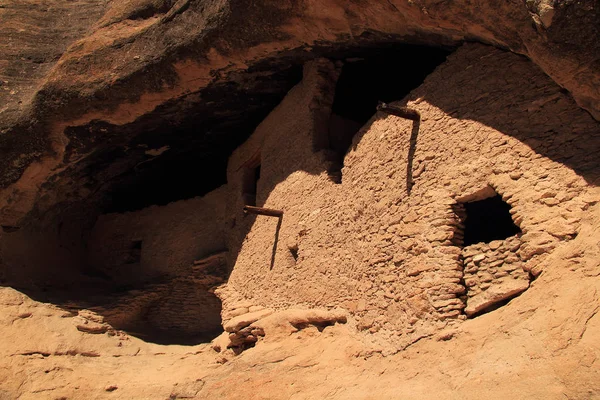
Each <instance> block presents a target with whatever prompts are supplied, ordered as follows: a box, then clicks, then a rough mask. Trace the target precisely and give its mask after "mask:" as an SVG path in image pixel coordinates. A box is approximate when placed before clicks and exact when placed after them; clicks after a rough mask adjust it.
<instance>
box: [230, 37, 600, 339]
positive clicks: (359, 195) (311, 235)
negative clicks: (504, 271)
mask: <svg viewBox="0 0 600 400" xmlns="http://www.w3.org/2000/svg"><path fill="white" fill-rule="evenodd" d="M331 68H333V66H331ZM311 76H315V75H314V74H313V75H311V74H308V75H307V77H306V78H305V80H304V81H303V82H302V83H301V84H300V85H298V86H297V87H296V88H294V89H293V90H292V91H291V92H290V93H289V95H288V97H287V98H286V99H285V100H284V101H283V103H282V104H281V105H280V106H279V107H278V108H277V109H276V110H274V112H273V113H272V114H271V115H270V116H269V117H268V118H267V120H266V121H265V122H264V123H263V125H261V127H259V128H258V130H257V131H256V132H255V134H254V135H253V136H252V137H251V138H250V139H249V140H248V142H247V143H245V144H244V145H243V146H241V147H240V148H239V149H238V151H236V152H235V153H234V155H233V156H232V158H231V160H230V165H229V183H230V186H229V188H230V197H229V198H230V204H231V205H233V206H232V208H230V213H232V214H230V215H236V220H237V221H239V219H240V218H244V217H242V216H241V197H240V195H241V193H240V188H239V184H237V183H236V182H239V180H240V179H242V178H241V173H242V172H241V168H242V166H243V165H244V164H245V163H246V162H248V160H249V159H251V158H252V157H253V156H254V155H255V154H261V158H262V161H261V162H262V171H261V177H260V180H259V182H258V200H259V201H258V203H259V205H262V206H264V207H269V208H274V209H281V210H284V212H285V215H284V218H283V223H282V227H281V231H280V233H279V241H278V245H277V252H276V256H275V263H274V265H271V257H272V247H273V243H274V237H275V231H276V225H277V221H276V219H273V218H268V217H258V218H254V217H246V218H251V219H250V220H246V221H250V222H249V223H250V224H251V228H250V230H249V232H248V234H247V235H245V239H244V240H243V243H242V245H241V249H240V251H239V253H238V258H237V262H236V264H235V267H234V270H233V273H232V275H231V278H230V281H229V284H228V288H229V292H236V293H237V294H238V295H239V296H240V297H244V298H246V299H250V300H251V302H252V303H253V304H258V305H262V306H269V307H288V306H292V305H294V306H307V307H335V306H341V307H344V308H346V309H348V310H350V311H351V313H352V314H353V315H354V316H355V317H356V320H357V325H358V328H359V329H363V330H368V331H370V332H373V333H374V332H378V337H381V338H383V339H385V340H387V341H391V342H395V343H397V344H398V345H399V346H402V345H406V344H407V343H410V342H412V341H414V340H416V339H417V338H419V337H423V336H427V335H430V334H432V333H433V332H435V331H436V330H438V329H440V328H442V327H443V326H445V325H446V324H447V322H448V321H449V320H452V318H458V319H462V318H464V317H465V316H464V314H463V309H464V307H465V304H464V300H463V299H464V296H465V294H466V287H465V285H464V283H463V281H462V279H463V264H462V261H461V248H460V247H458V246H456V245H454V244H453V242H452V237H453V234H454V224H455V222H454V221H455V215H454V213H453V211H452V206H453V205H454V204H456V199H457V198H460V197H462V196H465V195H469V194H471V193H476V192H478V191H480V190H482V189H483V188H486V187H488V185H489V186H491V187H493V188H494V189H495V190H496V191H497V192H498V193H499V194H501V195H502V197H503V198H504V200H505V201H507V202H508V203H509V204H510V205H511V206H512V211H513V213H514V215H513V218H514V220H515V221H516V223H517V224H519V225H520V228H521V229H522V231H523V235H522V237H521V240H522V246H521V247H520V249H519V250H518V252H516V253H514V255H516V256H518V257H519V260H520V261H521V262H522V263H523V268H524V269H525V270H527V271H533V272H534V273H536V274H537V273H539V272H540V271H541V269H542V268H543V267H544V259H545V257H547V256H548V254H549V253H550V252H551V251H552V250H553V249H554V248H555V247H557V246H560V244H561V243H562V242H564V241H566V240H569V239H570V238H572V237H574V235H576V233H577V230H578V227H579V220H580V219H579V215H580V212H581V211H582V210H584V209H586V208H587V207H588V205H589V204H592V203H594V202H596V201H598V200H599V199H598V194H597V192H594V191H593V189H592V188H591V186H592V185H590V183H591V182H597V181H596V179H598V177H597V176H596V175H594V174H597V171H598V163H599V162H600V161H599V160H598V159H597V156H596V155H597V154H598V151H599V150H600V132H599V126H598V123H597V122H595V121H594V120H593V119H592V118H591V117H590V116H589V115H588V114H587V113H586V112H584V111H582V110H581V109H579V108H578V107H577V106H576V104H575V103H574V101H573V100H572V99H571V98H570V97H569V96H567V95H565V94H564V93H563V92H561V90H560V88H559V87H558V86H556V85H555V84H554V83H553V82H552V81H551V80H550V79H549V78H548V77H547V76H545V75H544V74H543V73H542V72H541V71H540V70H539V69H538V68H537V67H535V66H534V65H533V64H532V63H531V62H529V61H528V60H526V59H524V58H522V57H519V56H516V55H514V54H511V53H506V52H503V51H500V50H496V49H492V48H489V47H486V46H481V45H466V46H463V47H462V48H461V49H459V50H458V51H457V52H456V53H455V54H453V55H452V56H451V57H449V59H448V62H447V63H446V64H443V65H442V66H441V67H440V68H438V69H437V70H436V71H435V72H434V73H433V74H432V75H430V76H429V77H428V78H427V80H426V81H425V83H424V84H423V85H422V86H421V87H420V88H418V89H417V90H415V91H414V92H413V93H412V94H411V95H410V96H409V97H408V98H407V99H406V101H403V103H408V105H409V106H410V107H413V108H415V109H417V110H418V111H419V112H420V113H421V115H422V119H421V122H420V126H419V129H418V135H417V138H416V152H415V154H414V160H412V161H413V168H412V178H413V179H414V186H413V188H412V192H411V193H410V195H408V194H407V187H406V185H407V175H406V174H407V162H408V154H409V142H410V136H411V132H412V131H413V129H414V127H413V124H412V121H408V120H404V119H400V118H397V117H394V116H389V115H384V114H382V113H378V114H377V115H374V117H373V119H372V120H371V121H370V122H369V123H368V124H367V125H366V126H365V127H363V129H362V130H361V131H360V132H359V133H358V134H357V136H356V137H355V139H354V143H353V147H352V149H351V150H350V151H349V153H348V154H347V156H346V158H345V167H344V169H343V171H342V172H343V183H342V184H341V185H336V184H334V183H332V182H331V181H329V180H328V178H327V175H326V172H325V170H324V169H323V168H321V169H319V168H318V167H319V165H321V166H322V165H323V164H322V161H321V160H322V154H319V153H311V152H309V151H308V150H309V149H311V146H310V144H311V142H310V138H311V137H312V136H313V134H314V129H315V127H314V124H311V122H310V120H309V117H310V115H311V113H310V106H309V103H311V101H310V100H309V98H310V97H311V96H312V97H313V98H317V99H323V98H327V96H326V95H325V94H319V88H323V87H328V85H323V84H321V85H318V84H315V83H314V82H313V80H314V78H311ZM319 76H320V77H321V78H323V76H324V75H323V74H321V75H319ZM310 82H313V83H312V84H311V83H310ZM329 86H331V85H329ZM327 105H328V104H327V101H323V106H327ZM567 121H568V123H567ZM320 163H321V164H320ZM236 192H237V193H236ZM236 196H237V200H236ZM247 223H248V222H246V224H247ZM235 226H237V227H239V226H240V225H238V224H236V225H235ZM246 227H247V225H246ZM245 229H247V228H244V229H243V230H242V231H244V230H245ZM294 253H295V255H294ZM225 300H226V299H225ZM224 304H229V305H228V307H235V304H234V303H232V302H227V301H225V303H224Z"/></svg>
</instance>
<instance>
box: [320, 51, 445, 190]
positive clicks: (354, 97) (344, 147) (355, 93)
mask: <svg viewBox="0 0 600 400" xmlns="http://www.w3.org/2000/svg"><path fill="white" fill-rule="evenodd" d="M449 54H450V51H449V50H446V49H441V48H434V47H427V46H400V47H396V48H394V49H379V50H378V51H375V52H371V53H363V54H361V56H360V58H346V59H345V60H344V66H343V68H342V72H341V74H340V77H339V79H338V82H337V85H336V90H335V97H334V100H333V106H332V112H331V117H330V120H329V129H328V135H329V137H328V143H329V150H330V153H331V154H330V156H329V157H330V160H329V161H331V164H332V165H331V167H330V170H329V171H328V172H329V176H330V178H331V180H332V181H334V182H336V183H341V179H342V178H341V169H342V167H343V161H344V157H345V155H346V153H347V152H348V150H349V149H350V146H351V145H352V140H353V137H354V135H355V134H356V133H357V132H358V131H359V130H360V128H361V127H362V126H363V125H364V124H365V123H366V122H367V121H369V119H370V118H371V117H372V116H373V115H374V114H375V111H376V107H377V104H378V103H379V102H380V101H383V102H386V103H389V102H393V101H397V100H401V99H403V98H404V97H405V96H406V95H408V94H409V93H410V91H411V90H413V89H415V88H417V87H419V86H420V85H421V84H422V83H423V81H424V80H425V78H426V77H427V75H429V74H430V73H432V72H433V71H434V70H435V68H436V67H437V66H438V65H440V64H441V63H443V62H444V61H445V60H446V57H447V56H448V55H449Z"/></svg>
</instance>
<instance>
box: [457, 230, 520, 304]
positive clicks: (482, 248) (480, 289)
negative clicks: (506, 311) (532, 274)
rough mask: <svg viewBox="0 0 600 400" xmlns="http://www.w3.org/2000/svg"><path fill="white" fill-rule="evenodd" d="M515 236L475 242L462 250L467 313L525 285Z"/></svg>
mask: <svg viewBox="0 0 600 400" xmlns="http://www.w3.org/2000/svg"><path fill="white" fill-rule="evenodd" d="M520 247H521V239H520V237H519V236H513V237H510V238H508V239H506V240H494V241H492V242H490V243H477V244H474V245H471V246H467V247H465V248H464V249H463V251H462V256H463V261H464V266H465V270H464V281H465V286H466V287H467V307H466V308H465V313H466V314H467V315H473V314H476V313H478V312H480V311H482V310H485V309H486V308H488V307H490V306H493V305H494V304H498V303H499V302H502V301H503V300H506V299H510V298H511V297H513V296H515V295H517V294H519V293H522V292H523V291H525V290H527V289H528V288H529V274H528V273H527V272H526V271H525V270H524V269H523V265H524V264H523V262H522V261H521V259H520V258H519V257H518V256H517V251H518V250H519V249H520Z"/></svg>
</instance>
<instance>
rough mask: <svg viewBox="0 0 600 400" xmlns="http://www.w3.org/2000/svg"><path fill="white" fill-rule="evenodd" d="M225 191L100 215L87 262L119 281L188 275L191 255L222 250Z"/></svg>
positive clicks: (201, 255)
mask: <svg viewBox="0 0 600 400" xmlns="http://www.w3.org/2000/svg"><path fill="white" fill-rule="evenodd" d="M226 194H227V192H226V190H225V188H219V189H217V190H215V191H213V192H211V193H209V194H208V195H206V196H204V197H202V198H200V197H198V198H194V199H190V200H185V201H178V202H174V203H170V204H168V205H166V206H162V207H160V206H152V207H148V208H145V209H143V210H140V211H135V212H128V213H123V214H106V215H102V216H100V218H99V219H98V221H97V222H96V225H95V226H94V229H93V231H92V234H91V238H90V240H89V244H88V259H89V263H90V265H91V266H92V267H93V268H95V269H97V270H99V271H101V272H102V273H104V274H106V275H108V276H110V277H111V279H113V280H114V281H115V282H117V283H119V284H131V283H140V282H151V281H153V280H156V279H161V280H164V278H165V277H175V276H190V275H192V271H191V267H192V265H193V262H194V261H195V260H199V259H201V258H203V257H206V256H208V255H210V254H212V253H217V252H222V251H224V250H226V249H227V244H226V239H225V233H224V229H225V222H224V221H225V204H226V200H225V198H226ZM137 247H139V248H137Z"/></svg>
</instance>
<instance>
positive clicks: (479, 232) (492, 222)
mask: <svg viewBox="0 0 600 400" xmlns="http://www.w3.org/2000/svg"><path fill="white" fill-rule="evenodd" d="M464 207H465V212H466V218H465V220H464V225H465V232H464V236H465V237H464V246H470V245H472V244H475V243H482V242H483V243H489V242H491V241H492V240H503V239H506V238H508V237H510V236H513V235H516V234H518V233H521V229H520V228H519V227H518V226H517V225H515V223H514V221H513V220H512V216H511V214H510V205H509V204H508V203H506V202H505V201H504V200H502V197H501V196H500V195H495V196H493V197H489V198H487V199H483V200H479V201H472V202H469V203H464Z"/></svg>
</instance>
